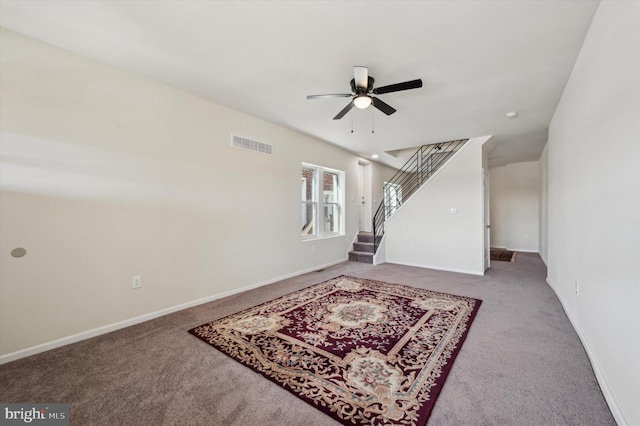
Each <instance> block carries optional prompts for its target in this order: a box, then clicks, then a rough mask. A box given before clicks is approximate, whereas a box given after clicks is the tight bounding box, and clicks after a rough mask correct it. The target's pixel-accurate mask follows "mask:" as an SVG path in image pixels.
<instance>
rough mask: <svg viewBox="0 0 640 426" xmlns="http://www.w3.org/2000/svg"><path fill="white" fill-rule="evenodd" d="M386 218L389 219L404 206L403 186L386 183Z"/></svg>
mask: <svg viewBox="0 0 640 426" xmlns="http://www.w3.org/2000/svg"><path fill="white" fill-rule="evenodd" d="M383 195H384V218H385V219H389V217H391V215H392V214H394V213H395V212H396V210H398V209H399V208H400V206H401V205H402V186H400V185H399V184H397V183H389V182H385V183H384V194H383Z"/></svg>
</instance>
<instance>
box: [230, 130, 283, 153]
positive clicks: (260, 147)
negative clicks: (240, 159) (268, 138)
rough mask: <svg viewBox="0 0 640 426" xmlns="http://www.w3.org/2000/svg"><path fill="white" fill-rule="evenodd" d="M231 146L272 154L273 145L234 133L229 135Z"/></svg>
mask: <svg viewBox="0 0 640 426" xmlns="http://www.w3.org/2000/svg"><path fill="white" fill-rule="evenodd" d="M231 146H232V147H234V148H240V149H244V150H247V151H254V152H259V153H261V154H268V155H272V154H273V145H271V144H268V143H264V142H258V141H254V140H251V139H247V138H243V137H240V136H236V135H231Z"/></svg>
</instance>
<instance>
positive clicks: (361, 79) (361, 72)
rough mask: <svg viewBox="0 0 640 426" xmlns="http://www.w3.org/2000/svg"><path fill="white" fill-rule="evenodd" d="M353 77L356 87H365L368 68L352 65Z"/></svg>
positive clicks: (367, 79)
mask: <svg viewBox="0 0 640 426" xmlns="http://www.w3.org/2000/svg"><path fill="white" fill-rule="evenodd" d="M353 79H354V81H355V82H356V87H357V88H358V89H365V90H366V89H367V84H368V83H369V70H368V69H367V67H353Z"/></svg>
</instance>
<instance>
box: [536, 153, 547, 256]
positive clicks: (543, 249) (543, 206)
mask: <svg viewBox="0 0 640 426" xmlns="http://www.w3.org/2000/svg"><path fill="white" fill-rule="evenodd" d="M547 147H548V145H545V146H544V149H543V150H542V154H541V155H540V160H538V163H540V225H539V230H538V231H539V232H538V253H540V257H541V258H542V261H543V262H544V263H545V265H546V264H547V256H548V242H547V236H548V227H549V203H548V200H549V195H548V194H549V155H548V152H549V150H548V148H547Z"/></svg>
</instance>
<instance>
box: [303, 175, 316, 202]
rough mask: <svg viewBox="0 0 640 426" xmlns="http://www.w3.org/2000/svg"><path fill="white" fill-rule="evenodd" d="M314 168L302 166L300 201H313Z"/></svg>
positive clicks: (314, 198)
mask: <svg viewBox="0 0 640 426" xmlns="http://www.w3.org/2000/svg"><path fill="white" fill-rule="evenodd" d="M314 181H315V170H314V169H310V168H307V167H303V168H302V201H315V200H316V197H315V190H314V188H315V184H314Z"/></svg>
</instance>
